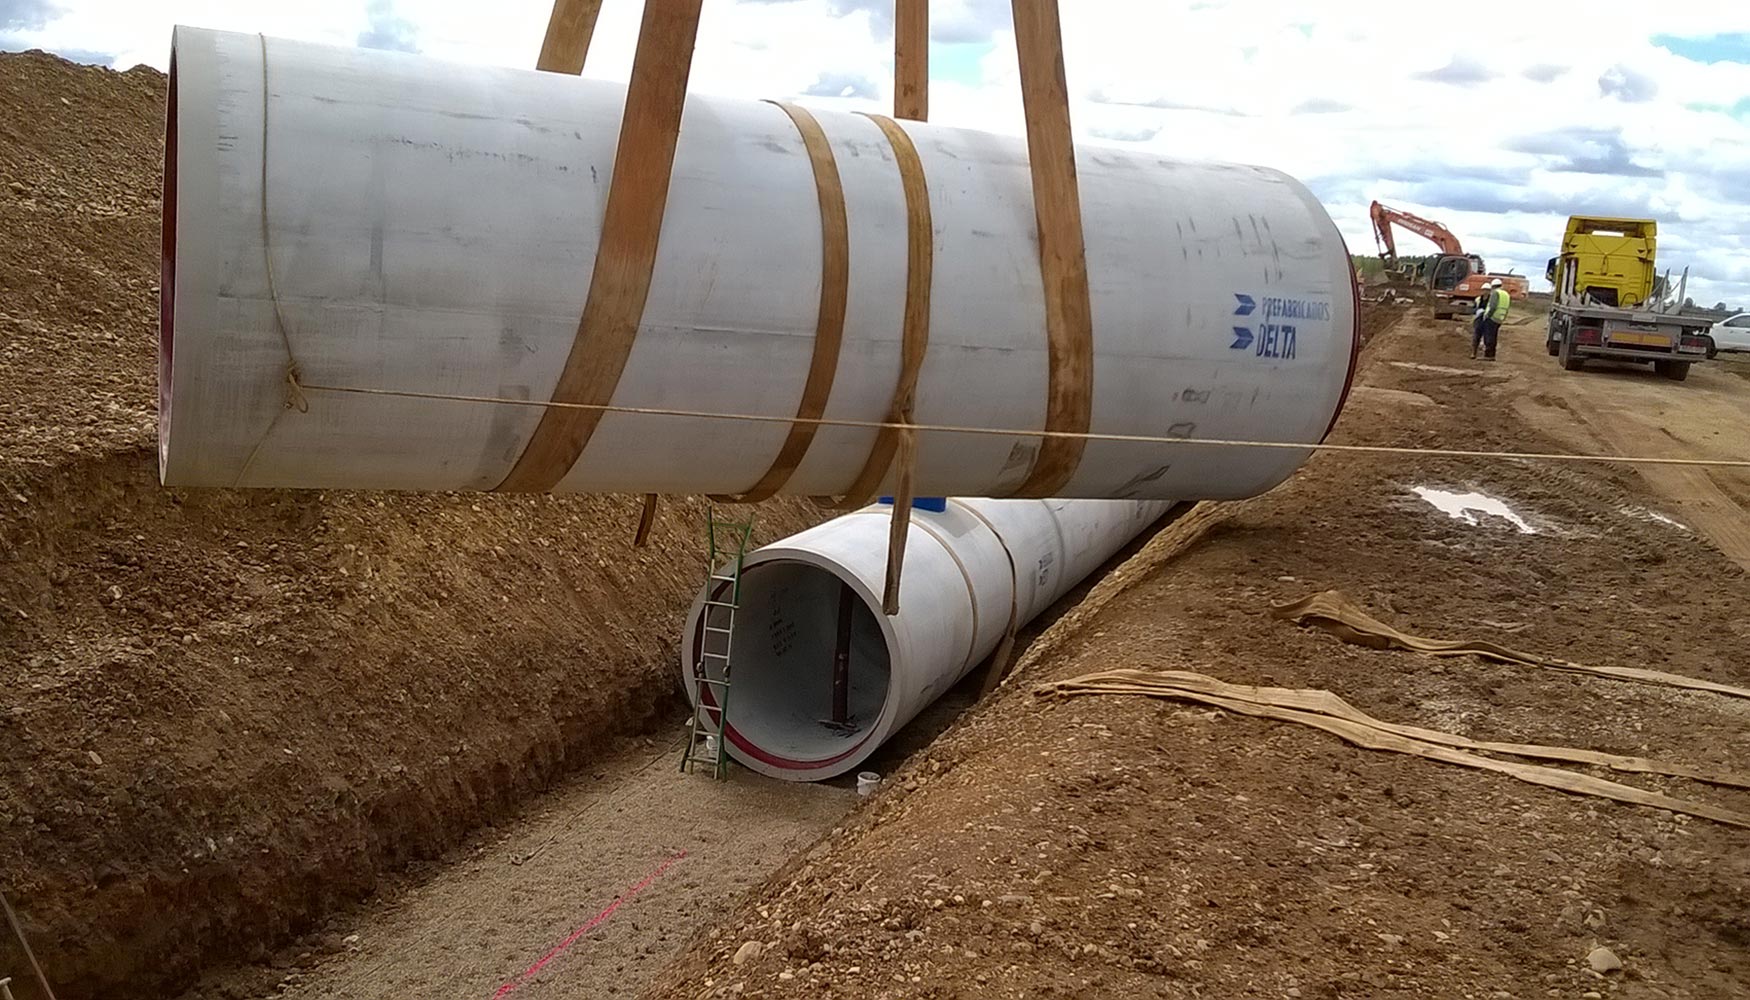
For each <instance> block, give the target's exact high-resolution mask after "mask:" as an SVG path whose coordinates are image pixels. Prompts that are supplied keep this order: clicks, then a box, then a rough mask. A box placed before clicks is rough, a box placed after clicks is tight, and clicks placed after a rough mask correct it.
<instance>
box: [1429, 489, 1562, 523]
mask: <svg viewBox="0 0 1750 1000" xmlns="http://www.w3.org/2000/svg"><path fill="white" fill-rule="evenodd" d="M1411 490H1412V491H1413V492H1414V493H1415V494H1416V495H1417V496H1419V497H1421V498H1422V499H1423V500H1426V501H1428V503H1430V504H1432V505H1434V506H1435V507H1437V508H1439V509H1440V510H1442V511H1444V512H1445V513H1446V516H1447V517H1450V518H1452V519H1453V520H1456V521H1463V522H1464V523H1466V524H1468V525H1471V526H1473V527H1477V526H1480V525H1481V524H1482V523H1483V520H1482V519H1483V518H1485V517H1498V518H1501V519H1502V520H1504V521H1506V522H1507V523H1508V524H1511V525H1512V526H1513V527H1515V528H1517V529H1519V533H1520V534H1522V535H1535V534H1537V533H1538V531H1537V529H1536V528H1533V527H1532V526H1531V524H1530V523H1529V522H1527V521H1526V520H1525V518H1523V517H1520V516H1519V514H1518V513H1517V512H1515V511H1514V510H1513V508H1511V507H1509V506H1507V504H1506V502H1505V501H1503V500H1500V499H1498V498H1496V497H1492V496H1489V495H1488V494H1487V493H1478V492H1475V491H1474V490H1473V491H1472V492H1469V493H1455V492H1453V491H1452V490H1437V489H1434V488H1433V487H1430V486H1412V487H1411Z"/></svg>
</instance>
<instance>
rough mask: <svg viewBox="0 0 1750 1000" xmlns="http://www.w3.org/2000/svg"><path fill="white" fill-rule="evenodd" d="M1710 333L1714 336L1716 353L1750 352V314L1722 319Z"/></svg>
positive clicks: (1740, 314)
mask: <svg viewBox="0 0 1750 1000" xmlns="http://www.w3.org/2000/svg"><path fill="white" fill-rule="evenodd" d="M1708 333H1710V334H1712V335H1713V338H1714V350H1716V351H1750V313H1739V314H1738V315H1736V316H1732V317H1729V318H1727V319H1722V320H1720V321H1719V322H1718V323H1715V324H1714V328H1713V329H1712V330H1709V331H1708Z"/></svg>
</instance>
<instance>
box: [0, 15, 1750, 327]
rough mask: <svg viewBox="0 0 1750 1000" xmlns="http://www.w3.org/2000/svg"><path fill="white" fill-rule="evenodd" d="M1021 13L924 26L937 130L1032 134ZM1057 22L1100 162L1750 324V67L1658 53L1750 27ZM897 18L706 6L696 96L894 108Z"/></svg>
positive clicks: (306, 33) (343, 35)
mask: <svg viewBox="0 0 1750 1000" xmlns="http://www.w3.org/2000/svg"><path fill="white" fill-rule="evenodd" d="M1008 6H1009V4H1008V0H933V2H932V4H931V8H932V17H933V25H932V26H933V29H934V31H933V34H934V37H935V39H936V41H937V42H938V43H940V44H944V45H947V44H953V43H959V45H961V46H962V47H964V46H967V45H980V44H988V45H989V46H990V49H989V53H988V55H985V56H984V57H983V58H982V60H981V61H979V62H977V63H976V65H975V66H974V67H972V69H973V72H969V73H968V74H965V76H966V78H961V77H962V74H959V73H957V74H956V79H955V80H953V81H951V82H950V81H946V80H938V81H937V82H936V83H935V85H934V86H933V89H932V93H931V110H932V115H933V117H935V119H936V120H938V121H941V122H944V123H948V124H955V125H963V126H966V127H971V128H980V129H987V130H992V131H1007V132H1018V131H1020V130H1021V128H1022V119H1021V103H1020V97H1019V92H1018V88H1017V80H1016V72H1015V64H1014V52H1013V45H1014V41H1013V34H1012V33H1011V31H1010V29H1009V27H1008ZM641 7H642V4H640V3H636V2H634V0H605V3H604V5H603V13H602V20H601V24H600V26H599V27H598V30H597V34H596V41H595V45H594V49H593V51H592V53H591V58H590V65H589V67H588V70H587V72H588V74H589V75H591V76H601V77H608V78H622V79H623V78H624V77H625V76H626V74H627V73H628V72H629V69H630V65H631V50H632V44H633V42H634V40H635V38H636V34H637V28H638V20H639V10H640V8H641ZM1062 7H1063V11H1064V18H1065V23H1064V31H1065V45H1066V57H1065V61H1066V65H1067V69H1068V73H1069V80H1070V89H1071V92H1072V94H1074V95H1075V101H1076V103H1075V107H1074V115H1075V121H1076V124H1077V128H1078V131H1080V132H1081V133H1082V134H1083V135H1086V136H1088V137H1090V138H1093V139H1095V140H1096V141H1129V142H1135V143H1138V144H1141V145H1144V146H1146V147H1148V148H1150V149H1157V150H1160V151H1162V152H1165V153H1169V154H1171V155H1177V156H1187V157H1194V158H1206V159H1222V160H1234V161H1239V162H1249V163H1261V164H1267V165H1270V166H1274V167H1277V168H1280V169H1283V170H1286V171H1288V172H1289V173H1292V174H1295V175H1296V176H1299V177H1301V178H1302V179H1303V180H1306V181H1307V182H1308V183H1309V184H1311V185H1312V186H1313V187H1314V189H1315V190H1317V191H1318V192H1319V193H1320V195H1321V197H1323V198H1324V200H1325V203H1326V206H1327V208H1328V209H1329V210H1330V211H1331V214H1332V216H1333V217H1334V218H1335V219H1336V220H1337V222H1338V225H1339V226H1341V227H1342V229H1343V231H1344V233H1345V235H1346V236H1347V238H1348V240H1349V243H1350V246H1351V248H1353V249H1355V250H1356V251H1357V252H1365V251H1367V250H1370V249H1371V248H1372V246H1373V239H1372V236H1371V234H1370V231H1369V224H1368V221H1367V212H1366V208H1367V204H1368V202H1369V201H1371V200H1373V199H1375V198H1378V199H1379V200H1381V201H1385V202H1387V203H1388V204H1396V205H1401V206H1402V207H1404V208H1407V209H1410V210H1412V211H1416V212H1418V213H1419V214H1424V215H1428V216H1431V217H1434V218H1437V219H1440V220H1441V221H1443V222H1445V223H1446V224H1447V225H1449V226H1451V227H1452V229H1453V230H1454V231H1455V232H1457V233H1458V234H1459V235H1460V237H1461V238H1463V239H1465V240H1466V242H1467V245H1469V246H1471V247H1474V248H1475V249H1477V250H1479V251H1480V252H1483V253H1485V254H1487V255H1489V256H1490V257H1491V259H1492V262H1494V263H1497V264H1501V265H1504V266H1511V267H1514V268H1516V269H1517V270H1519V271H1521V272H1529V273H1531V274H1534V275H1539V276H1541V274H1542V271H1543V260H1544V258H1545V257H1547V256H1548V254H1549V252H1550V247H1551V246H1553V244H1554V243H1555V241H1556V240H1557V239H1558V238H1559V236H1560V234H1561V231H1562V227H1563V223H1564V219H1565V216H1566V215H1567V214H1568V213H1569V212H1576V211H1597V212H1605V211H1609V212H1614V213H1619V214H1636V213H1641V212H1647V213H1652V214H1654V215H1655V216H1657V217H1658V218H1659V220H1660V223H1661V235H1662V237H1663V241H1662V253H1661V255H1660V259H1661V264H1662V265H1667V264H1668V265H1670V266H1672V267H1673V268H1674V269H1681V267H1682V266H1683V265H1684V264H1686V263H1687V264H1690V265H1692V266H1693V268H1694V272H1693V273H1694V275H1695V278H1694V280H1693V281H1692V287H1693V288H1694V290H1695V297H1696V298H1697V299H1698V300H1705V301H1708V302H1710V303H1711V302H1713V301H1715V300H1718V299H1727V300H1730V301H1734V302H1742V303H1745V304H1750V248H1747V247H1746V244H1745V238H1744V236H1743V235H1742V234H1745V233H1750V114H1747V113H1745V112H1743V111H1740V112H1738V113H1737V114H1734V113H1733V108H1734V106H1736V105H1738V102H1740V101H1742V100H1744V99H1745V98H1746V97H1747V95H1750V65H1745V64H1741V63H1732V62H1717V63H1713V64H1703V63H1698V62H1691V61H1688V60H1685V59H1682V58H1680V57H1678V56H1676V55H1675V54H1673V53H1672V52H1670V51H1668V50H1666V49H1664V48H1660V47H1657V46H1655V45H1653V44H1652V42H1651V38H1650V36H1651V34H1652V33H1653V32H1654V31H1657V32H1662V33H1668V34H1673V35H1680V36H1694V35H1714V34H1718V33H1722V32H1739V31H1746V30H1750V4H1746V3H1742V2H1736V0H1717V2H1701V0H1697V2H1686V3H1682V4H1669V5H1666V6H1665V7H1662V8H1661V9H1660V10H1659V13H1658V17H1657V18H1656V19H1652V20H1649V19H1648V18H1647V17H1646V16H1645V10H1646V8H1645V5H1644V4H1643V3H1641V2H1639V0H1593V2H1592V4H1591V5H1590V6H1589V7H1588V8H1587V12H1588V13H1587V16H1586V17H1583V18H1576V17H1574V16H1573V15H1572V12H1571V11H1570V10H1569V9H1568V5H1566V4H1553V3H1544V4H1521V5H1518V6H1516V7H1515V8H1514V9H1513V14H1512V16H1511V17H1503V18H1499V19H1493V20H1490V21H1489V22H1488V23H1487V25H1486V27H1483V26H1478V27H1477V28H1476V30H1464V31H1458V32H1450V33H1443V34H1441V33H1431V32H1429V31H1428V30H1427V28H1426V24H1425V19H1423V18H1420V17H1391V16H1381V15H1380V13H1379V10H1378V8H1377V5H1369V4H1317V5H1312V4H1305V3H1303V2H1299V0H1201V2H1198V3H1191V4H1179V3H1175V4H1167V3H1161V2H1159V0H1076V2H1074V3H1064V4H1063V5H1062ZM549 8H550V2H549V0H500V2H499V3H497V4H495V5H491V6H490V7H488V8H483V7H482V6H481V5H480V4H479V3H477V2H475V0H393V2H392V3H389V2H385V0H304V2H302V3H300V4H296V5H292V4H284V3H269V2H266V0H159V2H152V3H146V2H140V0H52V2H48V3H45V2H43V0H0V15H5V16H4V17H0V47H7V48H21V47H28V46H40V47H48V48H52V49H59V50H63V51H75V50H77V51H81V52H86V53H106V54H113V57H114V59H113V61H114V63H115V64H116V65H118V66H127V65H132V64H133V63H135V62H147V63H151V64H153V65H156V66H159V67H163V66H164V65H165V62H166V60H167V57H168V44H169V38H170V28H171V26H172V25H173V24H175V23H179V22H180V23H189V24H197V25H201V26H204V27H215V28H224V29H230V30H237V31H261V32H265V33H267V34H270V35H281V36H288V37H295V38H302V39H307V40H311V41H319V42H328V43H332V44H337V45H352V44H356V43H357V42H358V41H359V39H360V37H361V36H367V37H369V36H370V35H371V33H372V32H374V31H378V30H380V29H381V27H382V25H383V23H384V18H385V17H387V18H389V19H390V22H391V23H392V24H393V23H397V22H398V23H399V24H400V27H402V28H404V29H405V30H404V31H402V32H401V33H399V34H391V35H390V36H389V37H390V39H391V40H400V41H402V42H404V43H406V44H408V45H416V46H417V47H418V48H419V50H420V51H422V52H424V53H425V54H427V55H430V56H435V57H439V58H443V59H451V60H457V61H464V62H483V63H494V64H500V65H511V66H527V65H530V64H532V62H533V60H534V54H535V52H536V50H537V49H538V48H539V44H540V38H541V33H542V31H543V30H544V28H545V26H546V20H547V12H548V10H549ZM891 11H892V0H740V2H737V0H707V2H706V17H705V20H704V23H703V25H702V28H701V34H700V47H699V53H698V58H697V61H696V65H695V69H694V73H693V86H694V87H695V89H698V90H703V91H708V92H715V93H723V94H733V95H741V96H747V97H782V96H796V95H811V94H813V95H819V96H807V97H806V100H808V101H810V102H812V103H815V104H820V105H826V106H832V107H846V108H860V109H877V108H882V107H886V106H887V105H888V104H890V102H891V99H892V97H891V94H892V88H891V73H892V44H893V43H892V20H891ZM373 12H375V14H376V15H377V16H376V18H375V19H373ZM1624 25H1631V26H1637V28H1638V31H1639V32H1641V33H1639V34H1637V33H1636V31H1631V30H1625V28H1624ZM1606 95H1608V96H1606ZM1314 112H1321V113H1314ZM1563 143H1571V148H1568V147H1566V146H1564V145H1562V144H1563ZM1501 234H1507V235H1509V236H1513V237H1515V238H1512V239H1507V238H1502V235H1501ZM1521 237H1522V238H1521Z"/></svg>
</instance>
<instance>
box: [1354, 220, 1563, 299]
mask: <svg viewBox="0 0 1750 1000" xmlns="http://www.w3.org/2000/svg"><path fill="white" fill-rule="evenodd" d="M1369 213H1370V214H1371V215H1372V216H1373V238H1374V241H1375V242H1376V243H1378V244H1379V256H1380V259H1381V260H1383V261H1385V266H1386V269H1387V270H1389V271H1393V272H1397V271H1398V245H1397V240H1396V239H1394V238H1393V236H1392V227H1393V226H1400V227H1402V228H1404V229H1407V230H1409V231H1410V232H1412V233H1415V234H1416V235H1417V236H1420V237H1422V238H1424V239H1426V240H1428V241H1429V242H1431V243H1433V244H1434V245H1435V246H1437V247H1439V248H1440V255H1439V256H1438V257H1436V258H1434V260H1432V261H1431V262H1429V264H1428V265H1427V269H1426V271H1425V273H1424V274H1423V275H1422V277H1421V280H1420V281H1419V282H1418V283H1419V284H1423V285H1425V286H1426V287H1427V289H1428V290H1429V291H1430V292H1433V293H1434V316H1435V318H1436V319H1448V318H1450V317H1452V316H1453V315H1454V314H1459V313H1466V314H1468V313H1469V312H1470V311H1471V310H1472V309H1473V308H1474V307H1475V305H1476V300H1477V298H1478V296H1480V295H1482V294H1483V289H1484V288H1486V287H1488V284H1489V282H1490V281H1492V280H1495V279H1497V278H1498V279H1500V281H1501V287H1502V288H1504V289H1506V291H1507V294H1508V295H1509V296H1511V297H1512V298H1513V299H1515V300H1523V299H1524V298H1525V297H1526V296H1528V295H1530V294H1531V283H1530V282H1529V281H1527V280H1526V278H1525V276H1524V275H1522V274H1490V273H1489V269H1488V267H1487V266H1486V265H1485V264H1484V263H1483V259H1482V258H1481V257H1479V256H1477V255H1476V254H1474V253H1465V252H1464V247H1463V246H1462V245H1460V244H1459V242H1458V237H1456V236H1454V235H1452V230H1450V229H1447V228H1446V227H1445V226H1443V225H1441V224H1440V223H1438V222H1434V221H1431V220H1429V219H1424V218H1422V217H1421V216H1419V215H1412V214H1410V213H1409V212H1404V211H1400V210H1398V209H1395V208H1390V207H1388V206H1386V205H1381V204H1380V203H1379V202H1377V201H1376V202H1374V203H1373V207H1372V208H1371V209H1370V210H1369Z"/></svg>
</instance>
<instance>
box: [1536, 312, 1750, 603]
mask: <svg viewBox="0 0 1750 1000" xmlns="http://www.w3.org/2000/svg"><path fill="white" fill-rule="evenodd" d="M1539 329H1541V328H1540V327H1538V326H1537V325H1535V324H1533V325H1531V326H1528V327H1525V328H1523V331H1524V332H1517V331H1516V332H1515V333H1514V334H1513V340H1514V343H1513V344H1512V348H1513V349H1512V350H1511V351H1510V352H1508V353H1506V354H1504V355H1503V368H1504V369H1505V370H1507V371H1509V372H1511V373H1512V374H1513V377H1514V380H1515V382H1522V383H1523V387H1522V388H1520V391H1519V392H1518V393H1516V394H1515V396H1514V399H1513V406H1514V409H1515V410H1517V411H1518V413H1519V414H1520V415H1521V416H1523V417H1524V418H1525V419H1526V421H1527V422H1529V423H1531V424H1533V425H1534V426H1536V427H1537V428H1538V429H1539V430H1541V431H1543V432H1545V433H1548V434H1550V435H1551V436H1553V437H1555V438H1556V439H1558V440H1560V441H1562V442H1563V443H1564V444H1566V445H1568V446H1569V447H1571V448H1573V449H1575V450H1584V451H1588V452H1604V453H1614V454H1620V455H1685V456H1693V457H1697V458H1721V459H1742V458H1744V457H1745V455H1746V454H1750V450H1747V448H1746V446H1747V444H1750V438H1746V435H1745V428H1746V427H1750V380H1746V377H1745V376H1746V375H1747V374H1750V361H1741V360H1737V359H1735V358H1733V357H1731V356H1730V355H1727V356H1723V358H1722V360H1719V361H1716V362H1714V363H1712V364H1699V365H1696V366H1695V367H1694V368H1693V369H1692V370H1691V372H1690V376H1689V379H1688V381H1686V382H1683V383H1674V382H1671V381H1669V380H1667V379H1664V378H1661V377H1659V376H1656V375H1654V374H1653V371H1652V369H1650V368H1648V367H1646V366H1644V365H1613V364H1608V363H1603V362H1592V363H1591V364H1588V365H1587V367H1586V369H1585V370H1584V371H1581V372H1565V371H1562V369H1561V368H1560V367H1559V366H1558V365H1556V364H1555V361H1554V359H1552V358H1550V357H1547V356H1546V355H1544V354H1543V353H1542V352H1541V351H1538V350H1537V346H1538V345H1537V344H1536V343H1535V340H1536V337H1537V333H1538V330H1539ZM1515 388H1518V386H1515ZM1639 472H1640V475H1641V477H1642V478H1643V479H1645V480H1646V483H1647V485H1648V486H1650V487H1651V488H1652V490H1653V491H1654V492H1655V493H1657V494H1658V495H1659V496H1660V497H1661V498H1663V499H1664V500H1665V501H1667V502H1668V503H1669V505H1670V506H1671V507H1672V508H1673V511H1674V516H1676V517H1677V518H1678V519H1679V520H1680V521H1682V522H1683V523H1684V524H1685V525H1686V526H1687V527H1690V528H1693V529H1694V530H1696V531H1699V532H1701V533H1702V534H1703V535H1705V536H1706V537H1707V539H1708V540H1709V541H1710V542H1712V543H1713V544H1714V545H1715V546H1717V547H1718V548H1719V550H1720V551H1721V552H1723V553H1725V555H1726V556H1727V557H1728V558H1730V559H1732V560H1733V561H1734V562H1736V563H1737V564H1738V565H1740V566H1743V567H1745V568H1746V569H1750V513H1747V509H1746V508H1747V506H1750V471H1746V470H1734V469H1701V468H1683V467H1642V468H1640V469H1639Z"/></svg>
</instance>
